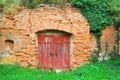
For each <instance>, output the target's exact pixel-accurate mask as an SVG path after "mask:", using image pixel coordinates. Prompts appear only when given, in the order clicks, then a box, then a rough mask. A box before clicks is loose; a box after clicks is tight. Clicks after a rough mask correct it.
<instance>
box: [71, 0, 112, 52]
mask: <svg viewBox="0 0 120 80" xmlns="http://www.w3.org/2000/svg"><path fill="white" fill-rule="evenodd" d="M72 4H73V6H75V7H77V8H80V11H81V13H82V14H83V15H84V16H85V17H86V18H87V20H88V23H89V25H90V31H91V32H92V33H94V34H95V37H96V40H97V45H98V49H99V51H100V50H101V45H100V44H101V43H100V36H101V35H102V30H104V29H105V28H106V27H107V26H108V25H110V24H111V23H112V18H111V16H110V3H109V0H72Z"/></svg>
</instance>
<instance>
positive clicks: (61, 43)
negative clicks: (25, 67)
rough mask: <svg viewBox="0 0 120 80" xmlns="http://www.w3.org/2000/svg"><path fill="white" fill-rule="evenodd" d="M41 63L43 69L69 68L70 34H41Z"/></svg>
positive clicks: (39, 42)
mask: <svg viewBox="0 0 120 80" xmlns="http://www.w3.org/2000/svg"><path fill="white" fill-rule="evenodd" d="M38 51H39V64H40V68H42V69H50V70H57V69H60V70H67V69H69V67H70V43H69V36H65V35H39V36H38Z"/></svg>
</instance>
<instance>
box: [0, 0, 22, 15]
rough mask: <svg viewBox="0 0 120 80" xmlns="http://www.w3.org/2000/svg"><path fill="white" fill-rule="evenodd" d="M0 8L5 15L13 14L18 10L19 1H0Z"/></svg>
mask: <svg viewBox="0 0 120 80" xmlns="http://www.w3.org/2000/svg"><path fill="white" fill-rule="evenodd" d="M0 8H3V11H4V13H6V14H14V13H16V12H17V11H18V9H19V8H20V5H19V0H0Z"/></svg>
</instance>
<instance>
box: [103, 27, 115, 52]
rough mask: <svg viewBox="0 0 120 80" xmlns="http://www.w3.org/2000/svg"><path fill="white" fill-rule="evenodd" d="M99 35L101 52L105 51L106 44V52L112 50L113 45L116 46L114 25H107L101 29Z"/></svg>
mask: <svg viewBox="0 0 120 80" xmlns="http://www.w3.org/2000/svg"><path fill="white" fill-rule="evenodd" d="M102 33H103V34H102V36H101V47H102V52H105V50H106V44H108V52H110V51H112V50H113V47H114V46H115V47H116V48H117V43H116V37H117V31H116V30H115V28H114V26H113V25H111V26H108V27H107V28H106V29H105V30H103V32H102Z"/></svg>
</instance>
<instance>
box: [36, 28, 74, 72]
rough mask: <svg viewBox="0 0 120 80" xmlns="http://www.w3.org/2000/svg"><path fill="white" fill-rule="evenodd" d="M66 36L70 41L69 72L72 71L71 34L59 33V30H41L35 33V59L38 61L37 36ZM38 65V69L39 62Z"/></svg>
mask: <svg viewBox="0 0 120 80" xmlns="http://www.w3.org/2000/svg"><path fill="white" fill-rule="evenodd" d="M50 34H52V35H66V36H69V40H70V50H69V51H70V70H71V69H72V64H73V51H74V44H73V34H72V33H68V32H65V31H60V30H42V31H38V32H36V48H37V59H38V60H39V56H38V55H39V52H38V36H39V35H50ZM37 63H38V67H39V65H40V64H39V61H38V62H37Z"/></svg>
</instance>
